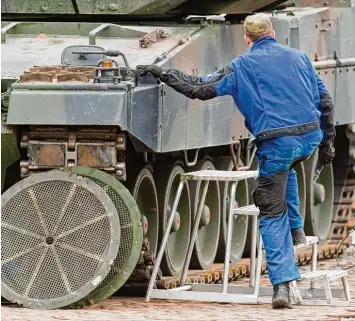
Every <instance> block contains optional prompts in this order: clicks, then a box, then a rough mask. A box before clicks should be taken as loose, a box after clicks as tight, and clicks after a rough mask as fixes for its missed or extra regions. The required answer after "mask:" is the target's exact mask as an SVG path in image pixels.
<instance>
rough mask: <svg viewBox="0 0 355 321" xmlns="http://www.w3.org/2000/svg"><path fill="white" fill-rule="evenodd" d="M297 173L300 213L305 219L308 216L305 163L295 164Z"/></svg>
mask: <svg viewBox="0 0 355 321" xmlns="http://www.w3.org/2000/svg"><path fill="white" fill-rule="evenodd" d="M295 170H296V174H297V184H298V198H299V202H300V207H299V210H300V214H301V216H302V217H303V219H305V216H306V194H307V191H306V173H305V171H304V165H303V163H300V164H297V165H296V166H295Z"/></svg>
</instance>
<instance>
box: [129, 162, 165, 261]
mask: <svg viewBox="0 0 355 321" xmlns="http://www.w3.org/2000/svg"><path fill="white" fill-rule="evenodd" d="M127 186H128V188H129V190H130V192H131V193H132V195H133V198H134V199H135V200H136V202H137V205H138V208H139V211H140V213H141V216H142V223H143V232H144V236H146V237H147V238H148V242H149V251H150V252H151V253H153V254H154V256H155V255H156V252H157V247H158V232H159V230H158V229H159V216H158V195H157V190H156V187H155V182H154V178H153V175H152V173H151V171H150V170H149V168H147V167H146V168H143V169H142V170H141V171H140V172H139V174H138V175H137V176H136V177H134V179H133V180H129V181H128V182H127Z"/></svg>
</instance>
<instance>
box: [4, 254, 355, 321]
mask: <svg viewBox="0 0 355 321" xmlns="http://www.w3.org/2000/svg"><path fill="white" fill-rule="evenodd" d="M351 252H352V253H351ZM339 263H340V264H341V265H342V266H350V265H351V264H355V253H354V251H349V253H348V256H346V257H345V256H344V257H342V258H341V259H340V260H339ZM318 265H319V267H320V268H323V269H325V268H326V269H332V268H337V263H336V260H335V259H331V260H327V261H321V262H319V263H318ZM305 268H309V266H305V267H301V269H305ZM349 273H350V277H349V284H350V288H351V293H352V297H353V298H354V300H353V302H352V304H351V306H350V307H324V306H323V307H319V306H318V307H307V306H295V307H294V308H293V309H292V310H289V309H288V310H273V309H271V308H270V306H269V305H268V304H264V305H259V306H252V305H237V304H217V303H200V302H182V301H179V302H178V301H174V302H173V301H159V300H154V301H152V302H150V303H145V302H144V300H143V299H142V298H122V297H115V298H110V299H108V300H105V301H103V302H102V303H101V304H99V305H95V306H92V307H89V308H85V309H80V310H52V311H44V310H42V311H41V310H30V309H25V308H19V307H16V306H2V311H1V320H3V321H56V320H68V321H78V320H83V321H111V320H112V321H121V320H122V321H143V320H144V321H146V320H156V321H175V320H179V321H229V320H235V321H237V320H238V321H242V320H249V321H251V320H265V321H268V320H270V321H281V320H282V321H283V320H297V321H305V320H307V321H308V320H312V321H315V320H326V321H340V320H348V321H350V320H355V269H352V270H350V271H349ZM246 281H247V279H244V280H240V281H238V282H236V283H240V284H242V283H244V282H246ZM262 283H263V284H267V283H268V280H267V277H266V276H263V277H262ZM335 285H336V284H335ZM339 285H340V284H339Z"/></svg>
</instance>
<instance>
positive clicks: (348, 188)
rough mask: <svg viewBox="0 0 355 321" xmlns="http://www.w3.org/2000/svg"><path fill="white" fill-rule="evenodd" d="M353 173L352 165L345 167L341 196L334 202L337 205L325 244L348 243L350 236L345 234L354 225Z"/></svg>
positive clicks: (354, 177)
mask: <svg viewBox="0 0 355 321" xmlns="http://www.w3.org/2000/svg"><path fill="white" fill-rule="evenodd" d="M354 202H355V173H354V171H353V168H352V166H349V167H348V168H347V173H346V179H345V181H344V184H343V187H342V191H341V198H340V200H339V201H338V202H336V201H335V202H334V207H337V212H336V213H335V215H334V217H333V220H332V226H331V230H330V233H329V236H328V240H327V241H326V244H328V245H332V244H340V242H341V241H342V240H343V239H344V238H345V240H344V241H343V243H342V244H344V245H349V244H350V243H351V237H350V236H347V235H348V231H349V230H350V229H352V228H353V226H354V225H355V218H354V217H355V206H354V205H355V204H354Z"/></svg>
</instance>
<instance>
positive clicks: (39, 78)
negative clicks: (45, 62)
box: [20, 72, 53, 83]
mask: <svg viewBox="0 0 355 321" xmlns="http://www.w3.org/2000/svg"><path fill="white" fill-rule="evenodd" d="M52 80H53V76H52V75H51V74H47V73H42V72H36V73H29V74H25V75H21V76H20V82H22V83H25V82H52Z"/></svg>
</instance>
